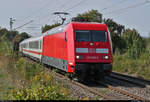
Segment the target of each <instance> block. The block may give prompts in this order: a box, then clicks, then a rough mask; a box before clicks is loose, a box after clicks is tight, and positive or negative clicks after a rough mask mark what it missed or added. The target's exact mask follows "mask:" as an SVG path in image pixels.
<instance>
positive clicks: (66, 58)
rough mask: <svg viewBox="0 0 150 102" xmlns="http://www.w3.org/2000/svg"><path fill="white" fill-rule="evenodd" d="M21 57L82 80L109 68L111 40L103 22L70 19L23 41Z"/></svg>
mask: <svg viewBox="0 0 150 102" xmlns="http://www.w3.org/2000/svg"><path fill="white" fill-rule="evenodd" d="M19 50H20V52H21V53H22V54H23V55H24V56H28V57H30V58H32V59H35V60H38V61H40V62H41V63H43V64H46V65H49V66H53V67H55V68H57V69H59V70H60V71H63V72H66V73H70V74H71V75H76V74H77V76H79V77H81V78H82V79H88V76H92V77H93V78H97V79H99V78H102V77H103V76H105V75H108V74H109V73H110V72H111V71H112V62H113V57H112V41H111V36H110V33H109V30H108V28H107V26H106V24H101V23H89V22H88V23H81V22H70V23H69V24H66V25H61V26H59V27H56V28H53V29H51V30H49V31H47V32H46V33H44V34H42V35H41V36H39V37H33V38H29V39H26V40H24V41H22V42H21V43H20V44H19Z"/></svg>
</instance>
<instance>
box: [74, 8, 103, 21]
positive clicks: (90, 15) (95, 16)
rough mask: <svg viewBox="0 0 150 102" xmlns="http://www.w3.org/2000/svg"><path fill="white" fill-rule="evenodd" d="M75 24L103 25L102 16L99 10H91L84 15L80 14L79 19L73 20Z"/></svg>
mask: <svg viewBox="0 0 150 102" xmlns="http://www.w3.org/2000/svg"><path fill="white" fill-rule="evenodd" d="M72 21H74V22H99V23H102V14H101V13H99V12H98V10H91V11H88V12H85V13H83V14H78V16H77V17H74V18H72Z"/></svg>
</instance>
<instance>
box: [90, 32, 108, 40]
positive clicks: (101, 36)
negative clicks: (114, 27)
mask: <svg viewBox="0 0 150 102" xmlns="http://www.w3.org/2000/svg"><path fill="white" fill-rule="evenodd" d="M91 35H92V39H91V40H92V41H100V42H106V32H105V31H91Z"/></svg>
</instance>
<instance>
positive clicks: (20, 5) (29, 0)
mask: <svg viewBox="0 0 150 102" xmlns="http://www.w3.org/2000/svg"><path fill="white" fill-rule="evenodd" d="M91 9H95V10H98V11H99V12H100V13H102V14H103V18H111V19H113V20H114V21H115V22H117V23H119V24H122V25H125V28H131V29H133V28H135V29H136V30H137V31H138V32H139V33H140V35H141V36H143V37H148V36H150V34H149V33H150V0H0V13H1V15H0V27H2V28H7V29H10V25H9V21H10V18H13V19H15V21H14V23H13V29H15V28H18V27H20V26H22V25H24V24H26V23H27V25H25V26H23V27H20V28H18V29H17V30H18V31H19V32H27V33H29V34H31V35H32V36H36V35H40V34H41V27H42V26H44V25H45V24H49V25H50V24H54V23H56V22H60V21H61V20H60V18H59V17H58V16H56V15H54V14H53V13H54V12H57V11H60V12H62V11H63V12H68V13H69V15H68V16H66V17H67V20H68V21H69V20H70V19H71V18H72V17H75V16H77V14H79V13H84V12H86V11H89V10H91Z"/></svg>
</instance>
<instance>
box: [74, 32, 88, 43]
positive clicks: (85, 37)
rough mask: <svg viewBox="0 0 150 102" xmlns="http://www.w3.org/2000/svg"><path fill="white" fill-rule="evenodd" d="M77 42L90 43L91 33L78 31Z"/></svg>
mask: <svg viewBox="0 0 150 102" xmlns="http://www.w3.org/2000/svg"><path fill="white" fill-rule="evenodd" d="M76 41H90V31H83V30H82V31H76Z"/></svg>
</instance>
